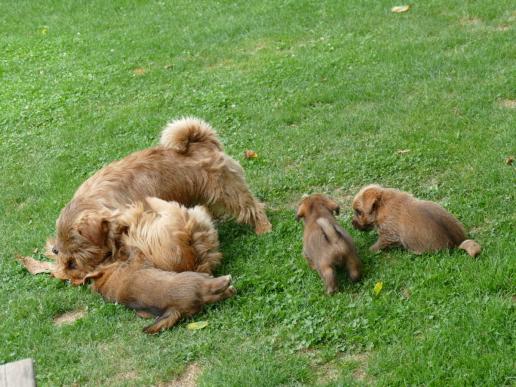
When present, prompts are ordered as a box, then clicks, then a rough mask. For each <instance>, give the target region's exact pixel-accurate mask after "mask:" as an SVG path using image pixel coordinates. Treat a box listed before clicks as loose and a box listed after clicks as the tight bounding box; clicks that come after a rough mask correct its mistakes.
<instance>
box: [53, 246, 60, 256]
mask: <svg viewBox="0 0 516 387" xmlns="http://www.w3.org/2000/svg"><path fill="white" fill-rule="evenodd" d="M52 253H54V254H55V255H57V254H59V250H58V249H57V247H55V246H54V247H52Z"/></svg>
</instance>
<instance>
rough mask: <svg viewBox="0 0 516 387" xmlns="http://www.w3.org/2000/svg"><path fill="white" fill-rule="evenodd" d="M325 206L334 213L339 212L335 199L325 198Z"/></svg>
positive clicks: (337, 213)
mask: <svg viewBox="0 0 516 387" xmlns="http://www.w3.org/2000/svg"><path fill="white" fill-rule="evenodd" d="M326 206H327V208H328V209H329V210H330V211H331V212H333V213H334V214H335V215H339V214H340V206H339V205H338V204H337V202H335V200H333V199H330V198H326Z"/></svg>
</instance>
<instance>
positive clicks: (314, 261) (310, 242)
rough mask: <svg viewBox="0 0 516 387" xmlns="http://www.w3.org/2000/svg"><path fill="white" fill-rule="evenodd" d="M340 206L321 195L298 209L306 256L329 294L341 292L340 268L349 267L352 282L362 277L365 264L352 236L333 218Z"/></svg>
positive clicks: (300, 205)
mask: <svg viewBox="0 0 516 387" xmlns="http://www.w3.org/2000/svg"><path fill="white" fill-rule="evenodd" d="M334 213H336V214H338V213H339V206H338V205H337V203H335V202H334V201H333V200H331V199H329V198H328V197H326V196H324V195H320V194H315V195H310V196H308V197H306V198H304V199H303V200H302V201H301V203H300V204H299V207H298V209H297V216H296V218H297V219H298V220H299V219H301V218H303V220H304V223H305V230H304V236H303V242H304V243H303V254H304V255H305V258H306V260H307V261H308V264H309V265H310V267H311V268H312V269H314V270H317V272H318V273H319V275H320V276H321V278H322V279H323V281H324V283H325V285H326V292H327V293H328V294H332V293H334V292H335V291H337V288H338V286H337V277H336V273H335V269H336V267H339V266H343V267H345V269H346V271H347V273H348V276H349V278H350V280H351V281H353V282H356V281H358V280H359V279H360V277H361V275H362V263H361V262H360V259H359V258H358V254H357V251H356V248H355V245H354V244H353V240H352V239H351V237H350V236H349V234H348V233H347V232H346V231H345V230H344V229H343V228H342V227H341V226H340V225H339V224H338V223H337V221H336V220H335V217H334V216H333V214H334Z"/></svg>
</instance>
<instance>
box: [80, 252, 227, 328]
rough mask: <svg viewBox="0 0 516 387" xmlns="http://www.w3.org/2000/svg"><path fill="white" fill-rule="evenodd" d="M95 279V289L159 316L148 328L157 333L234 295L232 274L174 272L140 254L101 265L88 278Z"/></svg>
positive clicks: (113, 299) (133, 307) (110, 298)
mask: <svg viewBox="0 0 516 387" xmlns="http://www.w3.org/2000/svg"><path fill="white" fill-rule="evenodd" d="M88 279H94V280H95V283H94V284H93V287H92V288H93V290H95V291H97V292H99V293H100V294H101V295H102V296H103V297H104V298H106V299H107V300H109V301H112V302H117V303H120V304H123V305H126V306H128V307H129V308H132V309H135V310H137V311H143V312H147V313H151V314H153V315H155V316H157V318H156V321H155V322H154V323H153V324H152V325H149V326H148V327H146V328H145V329H144V332H146V333H150V334H154V333H158V332H160V331H162V330H164V329H167V328H170V327H172V326H173V325H175V324H176V323H177V322H178V321H179V320H180V319H181V318H182V317H185V316H192V315H194V314H196V313H198V312H200V311H201V309H202V306H203V305H204V304H209V303H214V302H217V301H221V300H224V299H226V298H228V297H231V296H233V295H234V294H235V293H236V291H235V288H234V287H233V286H231V276H229V275H227V276H224V277H218V278H213V277H212V276H210V275H208V274H205V273H197V272H191V271H187V272H183V273H173V272H168V271H164V270H160V269H156V268H154V267H152V266H149V265H148V263H147V262H146V259H145V258H144V257H142V256H140V255H139V254H136V255H132V256H131V257H130V258H129V259H128V260H127V262H121V261H117V262H114V263H111V264H108V265H100V266H99V267H97V270H96V271H95V272H93V273H90V274H88V275H87V276H86V277H85V278H84V281H87V280H88Z"/></svg>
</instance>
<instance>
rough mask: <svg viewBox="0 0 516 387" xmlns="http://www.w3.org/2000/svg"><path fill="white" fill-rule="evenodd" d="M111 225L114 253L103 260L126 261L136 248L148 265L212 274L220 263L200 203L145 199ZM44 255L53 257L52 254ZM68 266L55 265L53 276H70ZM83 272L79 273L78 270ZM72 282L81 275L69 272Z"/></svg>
mask: <svg viewBox="0 0 516 387" xmlns="http://www.w3.org/2000/svg"><path fill="white" fill-rule="evenodd" d="M111 228H112V229H116V230H117V231H116V232H117V233H118V234H119V235H120V243H119V248H118V249H117V253H116V256H111V257H110V258H109V259H106V260H105V261H104V263H109V262H113V261H116V260H122V261H123V260H125V259H127V256H128V253H127V252H128V251H131V250H134V249H136V250H138V251H140V252H141V254H142V256H144V257H145V260H146V261H147V263H148V264H150V265H152V266H154V267H155V268H157V269H161V270H166V271H174V272H183V271H196V272H201V273H208V274H212V272H213V270H214V269H215V267H216V266H217V265H218V264H219V263H220V260H221V257H222V254H221V253H220V252H219V251H218V248H219V239H218V234H217V230H215V227H214V226H213V223H212V221H211V217H210V215H209V214H208V212H207V211H206V209H205V208H204V207H202V206H195V207H194V208H186V207H184V206H182V205H180V204H179V203H176V202H166V201H164V200H161V199H158V198H146V199H145V201H143V202H137V203H134V204H132V205H131V206H129V207H128V208H127V209H125V210H122V211H121V212H120V213H119V215H117V216H115V215H114V216H113V217H112V219H111ZM47 256H49V257H51V258H52V257H53V254H52V253H50V254H49V253H48V244H47ZM70 274H75V271H74V269H73V268H71V267H69V268H68V270H67V271H63V267H62V265H56V267H55V270H54V272H53V275H54V277H56V278H60V279H63V280H67V279H70ZM81 274H82V273H81ZM70 280H71V282H72V283H73V284H76V285H77V284H82V283H83V280H82V277H81V275H72V278H71V279H70Z"/></svg>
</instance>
